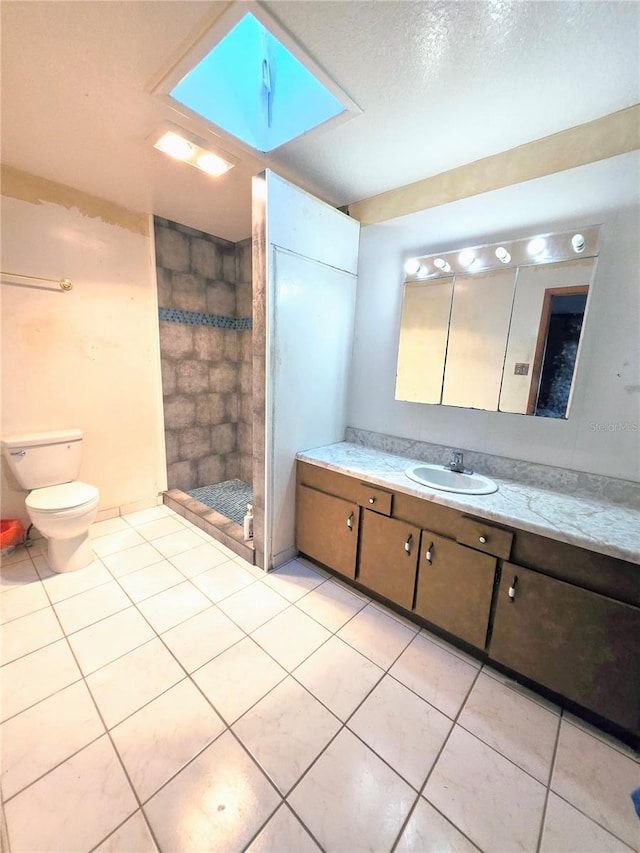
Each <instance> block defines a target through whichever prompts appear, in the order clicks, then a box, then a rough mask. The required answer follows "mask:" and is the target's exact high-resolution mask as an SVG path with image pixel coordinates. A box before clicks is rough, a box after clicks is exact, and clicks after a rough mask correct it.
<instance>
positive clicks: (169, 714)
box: [111, 679, 225, 802]
mask: <svg viewBox="0 0 640 853" xmlns="http://www.w3.org/2000/svg"><path fill="white" fill-rule="evenodd" d="M224 729H225V725H224V723H223V722H222V720H221V719H220V717H219V716H218V715H217V714H216V712H215V711H214V710H213V708H212V707H211V705H210V704H209V703H208V702H207V700H206V699H205V698H204V696H203V695H202V693H200V691H199V690H198V689H197V687H196V686H195V685H194V684H193V683H192V682H191V681H189V680H188V679H185V680H184V681H181V682H180V683H179V684H176V685H175V687H172V688H170V689H169V690H167V691H166V692H165V693H163V694H162V695H161V696H158V698H157V699H154V700H153V701H152V702H150V703H149V704H148V705H145V706H144V708H141V709H140V710H139V711H136V713H135V714H132V715H131V716H130V717H128V718H127V719H126V720H125V721H124V722H122V723H120V724H119V725H117V726H116V727H115V728H114V729H112V730H111V736H112V737H113V741H114V743H115V745H116V749H117V750H118V752H119V753H120V757H121V758H122V761H123V763H124V766H125V767H126V769H127V773H128V775H129V779H130V780H131V782H132V784H133V787H134V788H135V790H136V793H137V794H138V796H139V798H140V801H141V802H145V801H146V800H147V799H149V797H150V796H151V795H152V794H154V793H155V792H156V791H157V790H158V789H159V788H160V787H161V786H162V785H164V783H165V782H167V781H168V780H169V779H170V778H171V777H172V776H174V775H175V774H176V773H177V772H178V771H179V770H181V769H182V768H183V767H184V766H185V764H186V763H187V762H188V761H190V760H191V759H192V758H193V757H194V756H196V755H197V754H198V753H199V752H200V751H201V750H202V749H204V747H205V746H207V744H209V743H211V741H213V740H215V738H217V737H218V735H219V734H221V733H222V732H223V731H224Z"/></svg>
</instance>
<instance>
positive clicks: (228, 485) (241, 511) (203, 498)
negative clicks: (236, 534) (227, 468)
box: [187, 480, 253, 524]
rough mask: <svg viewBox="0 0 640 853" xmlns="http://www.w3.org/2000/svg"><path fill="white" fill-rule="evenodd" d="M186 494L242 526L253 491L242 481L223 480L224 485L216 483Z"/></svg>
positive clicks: (251, 500)
mask: <svg viewBox="0 0 640 853" xmlns="http://www.w3.org/2000/svg"><path fill="white" fill-rule="evenodd" d="M187 494H188V495H190V496H191V497H192V498H195V499H196V500H197V501H200V503H203V504H206V505H207V506H210V507H211V509H214V510H215V511H216V512H219V513H220V514H221V515H226V517H227V518H230V519H231V521H235V523H236V524H242V522H243V520H244V517H245V514H246V512H247V504H250V503H252V502H253V490H252V488H251V486H250V485H248V484H247V483H243V482H242V480H225V482H224V483H216V484H215V485H213V486H202V487H201V488H199V489H191V491H189V492H187Z"/></svg>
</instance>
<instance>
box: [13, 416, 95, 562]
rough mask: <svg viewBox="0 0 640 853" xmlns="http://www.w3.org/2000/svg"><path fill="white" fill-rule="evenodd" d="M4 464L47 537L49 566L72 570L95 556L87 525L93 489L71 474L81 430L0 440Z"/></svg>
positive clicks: (76, 461) (75, 472) (90, 519)
mask: <svg viewBox="0 0 640 853" xmlns="http://www.w3.org/2000/svg"><path fill="white" fill-rule="evenodd" d="M2 446H3V448H4V452H5V456H6V457H7V461H8V462H9V467H10V468H11V470H12V471H13V474H14V475H15V477H16V479H17V480H18V482H19V483H20V485H21V486H22V487H23V488H24V489H30V490H31V491H30V493H29V494H28V495H27V498H26V501H25V504H26V507H27V513H28V515H29V518H30V519H31V521H32V522H33V524H34V526H35V527H37V529H38V530H39V531H40V533H42V535H43V536H46V538H47V539H48V540H49V553H48V561H49V566H50V567H51V568H52V569H53V571H54V572H74V571H76V570H77V569H83V568H84V567H85V566H88V565H89V564H90V563H92V562H93V560H94V554H93V550H92V548H91V542H90V540H89V527H90V526H91V524H92V523H93V521H94V519H95V517H96V515H97V512H98V498H99V494H98V490H97V489H96V487H95V486H90V485H88V484H87V483H81V482H80V481H79V480H75V479H74V477H77V476H78V472H79V470H80V457H81V455H82V430H80V429H69V430H58V431H57V432H41V433H32V434H30V435H14V436H9V437H8V438H4V439H3V441H2Z"/></svg>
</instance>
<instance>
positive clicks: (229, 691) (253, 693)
mask: <svg viewBox="0 0 640 853" xmlns="http://www.w3.org/2000/svg"><path fill="white" fill-rule="evenodd" d="M285 677H286V672H285V670H284V669H282V667H281V666H278V664H277V663H276V662H275V661H274V660H272V659H271V658H270V657H269V655H267V654H266V653H265V652H263V651H262V649H261V648H260V646H258V645H257V644H256V643H254V642H253V640H251V639H250V638H249V637H246V638H245V639H244V640H241V641H240V642H239V643H236V645H235V646H232V647H231V648H230V649H227V651H225V652H222V654H220V655H218V657H216V658H214V659H213V660H212V661H210V662H209V663H207V664H205V665H204V666H203V667H202V668H201V669H199V670H197V671H196V672H195V673H194V674H193V679H194V681H195V682H196V684H197V685H198V686H199V687H200V688H201V689H202V691H203V692H204V693H205V695H206V696H207V698H208V699H209V700H210V702H211V703H212V704H213V706H214V708H215V709H216V711H218V713H219V714H220V715H221V716H222V717H223V719H224V720H225V721H226V722H227V723H228V724H229V725H231V723H233V722H235V720H237V719H238V717H240V716H241V715H242V714H244V713H245V711H247V710H248V709H249V708H250V707H251V706H252V705H253V704H255V703H256V702H257V701H258V700H259V699H262V697H263V696H264V695H265V694H266V693H267V692H268V691H269V690H271V688H273V687H275V685H276V684H278V682H279V681H282V679H283V678H285Z"/></svg>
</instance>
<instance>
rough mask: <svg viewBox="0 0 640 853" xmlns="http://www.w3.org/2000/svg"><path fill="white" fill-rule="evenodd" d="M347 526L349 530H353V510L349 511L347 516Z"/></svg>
mask: <svg viewBox="0 0 640 853" xmlns="http://www.w3.org/2000/svg"><path fill="white" fill-rule="evenodd" d="M347 527H348V528H349V530H353V510H352V511H351V512H350V513H349V518H348V519H347Z"/></svg>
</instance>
